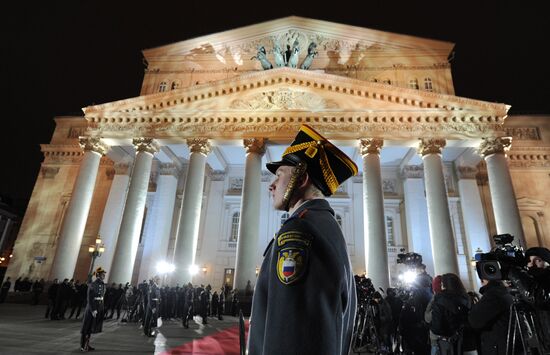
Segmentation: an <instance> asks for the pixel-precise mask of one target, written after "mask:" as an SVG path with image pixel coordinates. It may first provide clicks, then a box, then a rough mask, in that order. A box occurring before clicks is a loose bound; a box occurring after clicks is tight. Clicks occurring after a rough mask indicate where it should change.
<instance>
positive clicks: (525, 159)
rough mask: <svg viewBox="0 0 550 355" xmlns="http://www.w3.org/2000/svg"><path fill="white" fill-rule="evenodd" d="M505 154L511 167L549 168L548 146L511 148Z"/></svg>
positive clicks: (549, 152)
mask: <svg viewBox="0 0 550 355" xmlns="http://www.w3.org/2000/svg"><path fill="white" fill-rule="evenodd" d="M506 155H507V156H508V165H509V166H510V168H511V169H522V168H530V169H544V170H546V171H548V169H549V168H550V147H539V148H535V147H532V148H531V149H529V148H527V149H525V148H520V149H518V150H514V149H512V150H509V151H508V152H507V153H506Z"/></svg>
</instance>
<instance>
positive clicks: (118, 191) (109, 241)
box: [96, 163, 131, 272]
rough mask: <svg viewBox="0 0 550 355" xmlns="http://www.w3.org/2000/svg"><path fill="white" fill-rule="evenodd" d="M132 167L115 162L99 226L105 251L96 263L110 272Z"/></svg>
mask: <svg viewBox="0 0 550 355" xmlns="http://www.w3.org/2000/svg"><path fill="white" fill-rule="evenodd" d="M130 169H131V165H130V164H128V163H116V164H115V176H114V178H113V182H112V183H111V189H110V190H109V197H108V198H107V203H106V204H105V209H104V210H103V218H102V219H101V226H100V227H99V235H100V236H101V240H102V241H103V245H105V252H104V253H103V254H102V255H101V257H100V258H99V259H98V260H97V262H96V264H97V266H98V267H99V266H101V267H102V268H104V269H105V270H107V271H108V272H109V271H110V270H111V264H112V263H113V255H115V249H116V243H117V239H118V232H119V230H120V221H121V220H122V212H124V203H125V202H126V193H127V191H128V183H129V182H130Z"/></svg>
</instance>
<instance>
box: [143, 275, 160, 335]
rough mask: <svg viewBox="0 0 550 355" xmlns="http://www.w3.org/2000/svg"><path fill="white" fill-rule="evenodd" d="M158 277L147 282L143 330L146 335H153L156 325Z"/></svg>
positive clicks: (158, 305)
mask: <svg viewBox="0 0 550 355" xmlns="http://www.w3.org/2000/svg"><path fill="white" fill-rule="evenodd" d="M159 283H160V277H159V276H155V277H153V278H152V279H151V280H150V282H149V293H148V295H147V310H146V312H145V322H144V324H143V332H144V333H145V335H147V336H148V337H150V336H153V335H155V334H154V329H153V328H156V327H157V319H158V317H159V311H160V288H159V286H158V285H159Z"/></svg>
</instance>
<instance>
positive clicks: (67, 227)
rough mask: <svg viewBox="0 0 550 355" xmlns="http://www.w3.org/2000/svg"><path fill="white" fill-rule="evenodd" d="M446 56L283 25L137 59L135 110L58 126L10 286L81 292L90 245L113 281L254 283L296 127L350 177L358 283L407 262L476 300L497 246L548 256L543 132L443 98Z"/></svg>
mask: <svg viewBox="0 0 550 355" xmlns="http://www.w3.org/2000/svg"><path fill="white" fill-rule="evenodd" d="M312 43H314V44H315V45H312ZM452 48H453V44H452V43H448V42H442V41H435V40H428V39H423V38H416V37H411V36H406V35H398V34H393V33H387V32H380V31H375V30H370V29H365V28H358V27H352V26H347V25H342V24H335V23H329V22H324V21H318V20H311V19H305V18H298V17H288V18H283V19H279V20H274V21H270V22H266V23H261V24H257V25H252V26H248V27H243V28H240V29H235V30H230V31H226V32H221V33H217V34H213V35H209V36H204V37H199V38H195V39H191V40H186V41H183V42H179V43H175V44H172V45H167V46H163V47H158V48H154V49H149V50H145V51H144V52H143V54H144V57H145V59H146V61H147V69H146V73H145V77H144V81H143V86H142V90H141V94H140V96H139V97H135V98H128V99H126V100H121V101H115V102H110V103H105V104H101V105H95V106H89V107H86V108H84V109H83V112H84V116H83V117H57V118H56V129H55V132H54V134H53V137H52V140H51V142H50V143H49V144H44V145H42V151H43V153H44V161H43V163H42V168H41V172H40V175H39V176H38V177H37V181H36V185H35V188H34V191H33V194H32V197H31V200H30V203H29V206H28V209H27V212H26V215H25V217H24V220H23V222H22V226H21V229H20V232H19V236H18V238H17V241H16V244H15V247H14V251H13V258H12V260H11V261H10V265H9V268H8V271H7V275H8V276H12V277H18V276H20V275H26V276H30V277H32V278H36V277H44V278H48V279H53V278H65V277H73V276H74V277H75V278H78V279H84V278H85V277H86V275H87V273H88V270H89V268H90V263H91V257H90V255H89V253H88V246H89V245H90V244H93V243H94V240H95V238H96V237H97V236H98V235H100V236H101V238H102V240H103V241H104V244H105V250H106V251H105V253H103V255H102V256H101V257H100V258H99V259H98V260H97V261H96V265H101V266H102V267H104V268H105V269H107V270H108V274H107V278H108V281H109V282H116V283H125V282H128V281H131V282H133V283H135V282H137V281H138V280H140V281H141V280H143V279H145V278H148V277H151V276H152V275H154V274H156V273H157V272H158V271H157V270H156V268H155V266H156V264H157V263H158V262H159V261H166V262H170V263H173V264H174V265H175V266H176V271H175V272H174V273H172V274H171V275H169V278H170V280H171V282H172V283H173V284H176V283H178V284H183V283H187V282H193V283H195V284H200V283H203V284H208V283H209V284H212V285H213V286H214V287H219V286H220V285H221V284H222V283H224V282H225V283H229V284H233V285H234V286H235V287H237V288H239V289H242V288H244V286H245V285H246V283H247V281H248V280H250V281H251V283H252V284H254V283H255V277H256V275H257V272H258V266H259V265H261V259H262V254H263V251H264V249H265V248H266V246H267V244H268V243H269V241H270V239H271V238H272V237H273V234H274V233H275V232H276V231H277V229H278V227H279V226H280V224H281V222H282V221H284V219H285V218H287V217H288V215H287V214H285V213H283V212H280V211H274V210H273V209H272V207H271V204H270V200H269V195H268V186H269V183H270V181H271V179H272V177H271V175H270V173H268V172H267V171H266V170H265V165H264V164H265V162H266V161H270V160H278V159H279V158H280V156H281V153H282V152H283V150H284V148H285V147H286V145H288V144H289V143H290V141H291V140H292V138H293V137H294V136H295V134H296V132H297V130H298V128H299V127H300V125H301V124H302V123H307V124H309V125H311V126H313V127H314V128H315V129H316V130H318V131H319V132H321V133H322V134H323V135H325V136H326V137H327V138H329V139H331V140H333V141H334V142H335V143H336V144H337V145H338V146H339V147H341V148H342V149H343V150H344V151H345V152H346V153H347V154H348V155H349V156H350V157H352V158H353V159H354V160H355V161H356V163H357V164H358V166H359V167H360V174H359V175H358V176H356V177H354V178H352V179H350V180H349V181H347V182H346V183H344V184H343V185H342V186H341V187H340V189H339V190H338V192H337V193H336V194H335V195H334V196H333V197H331V198H330V199H329V201H330V203H331V205H332V206H333V208H334V210H335V212H336V219H337V221H338V222H339V223H340V225H341V226H342V229H343V231H344V235H345V238H346V241H347V244H348V249H349V253H350V256H351V260H352V264H353V269H354V272H355V273H357V274H361V273H365V272H366V273H367V275H368V276H369V277H371V278H372V279H373V281H374V283H375V284H376V285H378V286H382V287H386V286H388V285H390V284H394V283H395V282H396V279H397V274H398V272H399V271H400V267H401V266H400V265H397V264H396V258H397V254H398V253H399V252H402V251H414V252H417V253H420V254H422V256H423V258H424V263H425V264H426V265H427V267H428V271H429V272H430V273H431V274H442V273H446V272H454V273H457V274H459V275H460V276H461V278H462V279H463V281H464V282H465V284H466V285H468V286H469V287H468V288H470V289H471V288H474V287H476V286H477V283H476V280H477V277H476V275H475V268H474V267H473V266H472V263H471V259H472V257H473V255H474V254H475V253H476V251H480V250H481V251H483V252H487V251H489V249H490V248H491V246H492V244H491V238H490V235H491V234H495V233H510V234H513V235H515V236H516V240H517V243H519V244H521V245H523V246H525V247H530V246H534V245H542V246H545V247H549V246H550V236H549V235H548V233H550V224H549V222H548V218H547V217H546V216H548V215H549V214H550V207H549V203H550V176H549V171H550V169H549V168H550V154H549V153H550V124H549V117H544V116H517V117H508V110H509V108H510V107H509V106H507V105H505V104H498V103H491V102H484V101H479V100H475V99H471V98H464V97H458V96H455V95H454V89H453V82H452V76H451V67H450V63H449V61H448V57H449V55H450V53H451V51H452ZM287 51H288V52H287ZM472 85H475V83H472ZM190 265H196V266H198V274H196V275H195V276H191V274H190V273H189V272H188V269H189V267H190Z"/></svg>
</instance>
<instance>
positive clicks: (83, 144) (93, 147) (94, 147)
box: [78, 137, 109, 155]
mask: <svg viewBox="0 0 550 355" xmlns="http://www.w3.org/2000/svg"><path fill="white" fill-rule="evenodd" d="M78 144H79V145H80V148H82V150H83V151H84V152H88V151H91V152H96V153H98V154H100V155H105V154H106V153H107V150H108V149H109V147H108V146H107V145H106V144H104V143H102V142H101V138H99V137H78Z"/></svg>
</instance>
